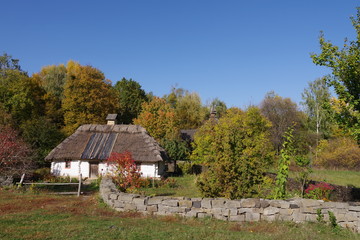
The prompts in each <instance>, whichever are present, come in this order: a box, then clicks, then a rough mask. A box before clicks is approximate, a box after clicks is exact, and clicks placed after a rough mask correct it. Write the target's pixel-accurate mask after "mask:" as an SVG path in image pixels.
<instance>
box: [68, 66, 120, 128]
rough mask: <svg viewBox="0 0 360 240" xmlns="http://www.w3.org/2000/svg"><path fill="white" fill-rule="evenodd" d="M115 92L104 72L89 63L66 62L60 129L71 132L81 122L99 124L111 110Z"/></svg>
mask: <svg viewBox="0 0 360 240" xmlns="http://www.w3.org/2000/svg"><path fill="white" fill-rule="evenodd" d="M117 102H118V101H117V99H116V95H115V93H114V92H113V91H112V89H111V83H110V81H109V80H105V77H104V74H103V73H102V72H100V71H99V70H98V69H96V68H94V67H91V66H82V65H80V64H78V63H75V62H72V61H70V62H69V63H68V64H67V79H66V83H65V86H64V100H63V104H62V107H63V110H64V121H65V128H64V131H65V133H66V134H67V135H70V134H71V133H73V132H74V131H75V130H76V128H78V127H79V126H80V125H82V124H90V123H103V122H105V118H106V116H107V114H109V113H113V112H114V111H115V109H116V103H117Z"/></svg>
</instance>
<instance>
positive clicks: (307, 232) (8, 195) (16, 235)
mask: <svg viewBox="0 0 360 240" xmlns="http://www.w3.org/2000/svg"><path fill="white" fill-rule="evenodd" d="M0 239H2V240H7V239H11V240H15V239H97V240H98V239H130V240H131V239H181V240H184V239H222V240H225V239H250V240H251V239H293V240H296V239H355V240H356V239H360V235H359V234H354V233H351V232H349V231H347V230H340V231H333V230H332V229H331V228H330V227H329V226H326V225H322V224H317V223H306V224H295V223H289V222H285V223H280V222H277V223H266V222H259V223H246V224H239V223H231V222H223V221H217V220H211V219H192V218H187V219H185V218H180V217H176V216H174V217H170V216H168V217H155V216H141V215H139V214H137V213H133V212H127V213H119V212H115V211H113V210H111V209H108V208H107V207H105V206H104V204H102V203H100V202H99V200H98V199H97V197H96V195H91V196H81V197H79V198H77V197H74V196H54V195H45V194H31V193H19V192H16V191H12V190H7V191H5V190H0Z"/></svg>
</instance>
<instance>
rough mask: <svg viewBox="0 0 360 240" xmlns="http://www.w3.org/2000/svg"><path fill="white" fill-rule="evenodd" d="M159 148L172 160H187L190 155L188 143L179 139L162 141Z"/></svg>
mask: <svg viewBox="0 0 360 240" xmlns="http://www.w3.org/2000/svg"><path fill="white" fill-rule="evenodd" d="M161 146H162V147H163V148H164V149H165V150H166V153H167V154H168V155H169V157H170V159H172V160H187V159H188V158H189V154H190V146H188V143H187V142H185V141H183V140H180V139H165V138H164V139H162V140H161Z"/></svg>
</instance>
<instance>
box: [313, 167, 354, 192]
mask: <svg viewBox="0 0 360 240" xmlns="http://www.w3.org/2000/svg"><path fill="white" fill-rule="evenodd" d="M311 178H312V179H313V180H315V181H325V182H328V183H333V184H336V185H341V186H347V185H353V186H355V187H357V188H360V172H357V171H341V170H317V169H315V170H314V172H313V173H312V174H311Z"/></svg>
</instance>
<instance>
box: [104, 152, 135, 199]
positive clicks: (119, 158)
mask: <svg viewBox="0 0 360 240" xmlns="http://www.w3.org/2000/svg"><path fill="white" fill-rule="evenodd" d="M107 162H108V163H110V164H114V165H115V170H114V175H113V180H114V182H115V184H116V185H117V187H118V188H119V189H120V191H124V192H126V191H128V192H133V191H134V190H135V189H137V188H139V187H140V186H141V178H140V177H141V174H140V171H139V170H138V169H137V167H136V164H135V161H134V159H133V158H132V156H131V153H130V152H127V151H125V152H124V153H115V152H113V153H111V155H110V157H109V158H108V160H107Z"/></svg>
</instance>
